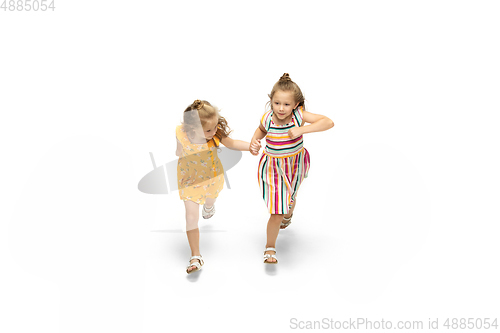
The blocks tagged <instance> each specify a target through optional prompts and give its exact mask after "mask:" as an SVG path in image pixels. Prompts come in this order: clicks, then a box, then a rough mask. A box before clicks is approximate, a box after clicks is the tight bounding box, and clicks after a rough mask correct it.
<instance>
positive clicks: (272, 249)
mask: <svg viewBox="0 0 500 333" xmlns="http://www.w3.org/2000/svg"><path fill="white" fill-rule="evenodd" d="M266 251H274V253H276V249H275V248H274V247H266V250H265V251H264V252H266Z"/></svg>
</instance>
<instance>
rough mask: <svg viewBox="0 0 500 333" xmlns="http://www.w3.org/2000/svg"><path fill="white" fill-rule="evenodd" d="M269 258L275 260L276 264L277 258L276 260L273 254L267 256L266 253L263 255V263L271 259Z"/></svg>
mask: <svg viewBox="0 0 500 333" xmlns="http://www.w3.org/2000/svg"><path fill="white" fill-rule="evenodd" d="M271 258H273V259H274V260H276V263H277V262H278V258H276V255H275V254H268V253H267V254H264V262H266V261H268V259H271ZM269 262H270V261H269Z"/></svg>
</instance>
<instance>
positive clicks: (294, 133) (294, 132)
mask: <svg viewBox="0 0 500 333" xmlns="http://www.w3.org/2000/svg"><path fill="white" fill-rule="evenodd" d="M302 134H304V133H303V132H302V127H292V128H290V130H289V131H288V136H289V137H290V138H292V139H296V138H298V137H299V136H301V135H302Z"/></svg>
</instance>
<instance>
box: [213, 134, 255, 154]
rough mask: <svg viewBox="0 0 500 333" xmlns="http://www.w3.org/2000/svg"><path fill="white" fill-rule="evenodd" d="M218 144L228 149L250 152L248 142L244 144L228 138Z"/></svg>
mask: <svg viewBox="0 0 500 333" xmlns="http://www.w3.org/2000/svg"><path fill="white" fill-rule="evenodd" d="M220 142H221V143H222V144H223V145H224V146H226V147H227V148H229V149H233V150H242V151H249V150H250V143H249V142H245V141H241V140H233V139H231V138H230V137H228V136H226V137H223V138H222V139H221V140H220Z"/></svg>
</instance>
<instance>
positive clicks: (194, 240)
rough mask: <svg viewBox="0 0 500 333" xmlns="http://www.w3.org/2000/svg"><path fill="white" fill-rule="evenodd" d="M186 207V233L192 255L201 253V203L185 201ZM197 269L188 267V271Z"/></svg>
mask: <svg viewBox="0 0 500 333" xmlns="http://www.w3.org/2000/svg"><path fill="white" fill-rule="evenodd" d="M184 206H185V207H186V234H187V238H188V242H189V247H190V248H191V256H199V255H200V229H198V219H199V215H200V209H199V205H198V204H197V203H196V202H193V201H189V200H188V201H184ZM194 261H199V260H198V259H193V260H191V263H193V262H194ZM193 269H195V267H194V266H191V267H189V268H188V271H192V270H193Z"/></svg>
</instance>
